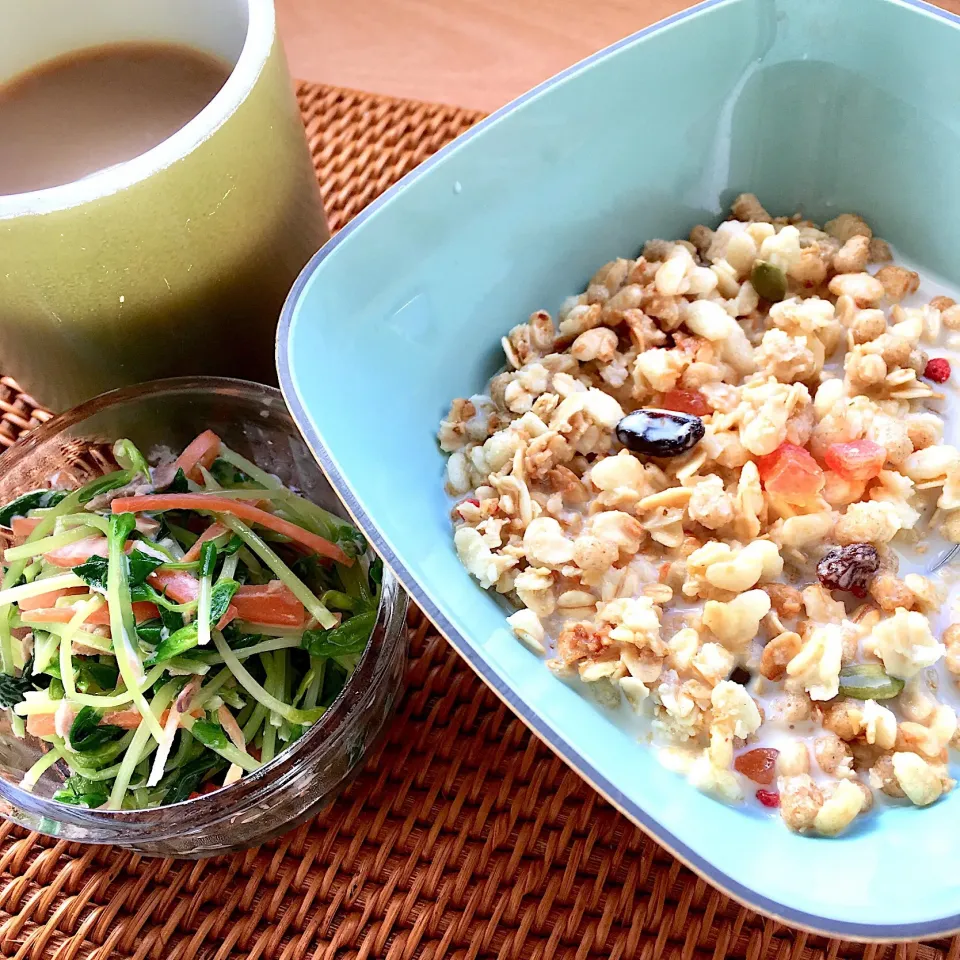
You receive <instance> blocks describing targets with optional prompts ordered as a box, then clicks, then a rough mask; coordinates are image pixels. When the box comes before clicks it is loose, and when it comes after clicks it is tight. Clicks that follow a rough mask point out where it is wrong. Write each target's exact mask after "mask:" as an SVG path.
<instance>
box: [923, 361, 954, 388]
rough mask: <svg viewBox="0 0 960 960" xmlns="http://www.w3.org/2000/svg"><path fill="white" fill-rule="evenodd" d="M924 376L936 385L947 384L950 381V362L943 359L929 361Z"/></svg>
mask: <svg viewBox="0 0 960 960" xmlns="http://www.w3.org/2000/svg"><path fill="white" fill-rule="evenodd" d="M923 375H924V376H925V377H926V378H927V379H928V380H932V381H933V382H934V383H946V382H947V380H949V379H950V361H949V360H945V359H944V358H943V357H934V358H933V359H932V360H928V361H927V366H926V368H925V369H924V371H923Z"/></svg>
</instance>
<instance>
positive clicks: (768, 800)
mask: <svg viewBox="0 0 960 960" xmlns="http://www.w3.org/2000/svg"><path fill="white" fill-rule="evenodd" d="M757 799H758V800H759V801H760V802H761V803H762V804H763V805H764V806H765V807H779V806H780V794H779V793H777V792H776V791H775V790H758V791H757Z"/></svg>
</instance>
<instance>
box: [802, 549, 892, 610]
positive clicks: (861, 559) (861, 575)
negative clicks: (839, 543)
mask: <svg viewBox="0 0 960 960" xmlns="http://www.w3.org/2000/svg"><path fill="white" fill-rule="evenodd" d="M879 569H880V554H879V553H877V548H876V547H875V546H873V544H871V543H851V544H848V545H847V546H845V547H838V548H837V549H836V550H831V551H830V552H829V553H828V554H827V555H826V556H825V557H824V558H823V559H822V560H821V561H820V562H819V563H818V564H817V576H818V577H819V579H820V582H821V583H822V584H823V585H824V586H825V587H826V588H827V589H828V590H845V591H847V592H848V593H852V594H853V595H854V596H855V597H857V598H858V599H861V600H862V599H863V598H864V597H865V596H866V595H867V590H868V589H869V588H870V581H871V580H873V577H874V574H875V573H876V572H877V570H879Z"/></svg>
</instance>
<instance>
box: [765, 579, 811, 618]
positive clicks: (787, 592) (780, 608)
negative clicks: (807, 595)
mask: <svg viewBox="0 0 960 960" xmlns="http://www.w3.org/2000/svg"><path fill="white" fill-rule="evenodd" d="M763 589H764V590H765V591H766V593H767V596H768V597H770V603H771V604H772V606H773V609H774V610H775V611H776V612H777V615H778V616H779V617H781V618H791V617H797V616H799V615H800V611H801V610H802V609H803V596H802V595H801V593H800V591H799V590H798V589H797V588H796V587H791V586H790V585H789V584H786V583H767V584H765V585H764V587H763Z"/></svg>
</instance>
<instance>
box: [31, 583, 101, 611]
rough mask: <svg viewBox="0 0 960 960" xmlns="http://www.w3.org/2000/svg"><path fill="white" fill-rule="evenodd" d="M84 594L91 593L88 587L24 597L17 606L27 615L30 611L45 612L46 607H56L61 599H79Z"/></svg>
mask: <svg viewBox="0 0 960 960" xmlns="http://www.w3.org/2000/svg"><path fill="white" fill-rule="evenodd" d="M84 593H89V591H88V590H87V588H86V587H66V588H64V589H63V590H51V591H50V593H39V594H37V595H36V596H33V597H24V598H23V599H22V600H21V601H20V602H19V603H18V604H17V606H18V607H19V608H20V612H21V613H27V612H29V611H30V610H43V609H45V608H46V607H53V606H55V605H56V603H57V601H58V600H59V599H60V598H61V597H79V596H80V595H81V594H84Z"/></svg>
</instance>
